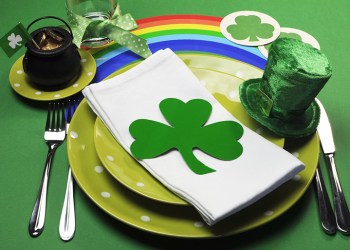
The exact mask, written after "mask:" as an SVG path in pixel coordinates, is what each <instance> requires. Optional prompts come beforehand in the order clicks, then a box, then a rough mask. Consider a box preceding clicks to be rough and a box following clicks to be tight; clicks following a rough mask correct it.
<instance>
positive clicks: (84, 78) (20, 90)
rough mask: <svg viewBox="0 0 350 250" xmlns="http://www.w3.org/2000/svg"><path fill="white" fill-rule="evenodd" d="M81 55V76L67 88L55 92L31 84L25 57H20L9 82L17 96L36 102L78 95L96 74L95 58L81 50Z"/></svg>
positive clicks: (12, 70) (11, 71) (13, 67)
mask: <svg viewBox="0 0 350 250" xmlns="http://www.w3.org/2000/svg"><path fill="white" fill-rule="evenodd" d="M79 54H80V57H81V65H82V69H81V73H80V76H79V77H78V78H77V79H76V80H75V81H72V82H71V83H69V84H68V85H67V86H66V87H65V88H63V89H60V90H55V91H44V90H41V89H38V88H37V87H36V86H35V85H33V84H31V83H30V82H29V80H28V78H27V76H26V74H25V73H24V70H23V66H22V61H23V57H24V56H22V57H20V58H19V59H18V60H17V61H16V62H15V63H14V64H13V66H12V68H11V70H10V75H9V80H10V84H11V87H12V89H13V90H14V91H15V92H16V93H17V94H19V95H21V96H23V97H25V98H28V99H31V100H36V101H51V100H59V99H63V98H66V97H69V96H72V95H74V94H76V93H78V92H79V91H81V90H82V89H83V88H84V87H86V86H87V85H88V84H89V83H90V82H91V81H92V79H93V78H94V76H95V73H96V62H95V59H94V58H93V56H92V55H91V54H90V53H89V52H87V51H84V50H81V49H79Z"/></svg>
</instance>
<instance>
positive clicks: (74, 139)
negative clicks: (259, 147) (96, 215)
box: [67, 55, 319, 238]
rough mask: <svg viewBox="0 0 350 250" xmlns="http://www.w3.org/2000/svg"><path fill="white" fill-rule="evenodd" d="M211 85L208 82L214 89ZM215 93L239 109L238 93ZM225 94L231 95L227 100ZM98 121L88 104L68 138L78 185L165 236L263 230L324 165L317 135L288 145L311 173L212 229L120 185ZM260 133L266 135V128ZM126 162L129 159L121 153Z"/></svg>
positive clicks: (188, 212)
mask: <svg viewBox="0 0 350 250" xmlns="http://www.w3.org/2000/svg"><path fill="white" fill-rule="evenodd" d="M181 57H182V59H184V61H185V62H186V63H187V64H188V65H189V66H190V67H191V68H192V69H193V68H195V67H194V65H193V63H194V61H196V60H198V64H200V63H202V62H203V61H202V59H203V57H200V56H194V55H184V56H181ZM186 59H187V60H189V61H186ZM213 60H217V62H218V63H219V62H220V61H221V60H223V59H222V58H219V57H215V58H214V59H213ZM223 64H225V63H223ZM215 65H216V64H215ZM241 66H243V65H241ZM130 67H131V66H130ZM223 67H224V66H223ZM225 67H226V66H225ZM198 68H200V67H198ZM194 71H195V70H194ZM213 71H216V70H213ZM205 72H206V73H207V71H205ZM221 72H225V71H221ZM120 73H121V72H120ZM211 73H212V72H210V73H208V74H211ZM201 79H202V78H201ZM203 84H204V83H203ZM225 84H226V82H225V83H224V85H225ZM208 85H210V81H208V82H207V83H206V86H207V87H208V89H210V86H208ZM210 91H211V90H210ZM211 92H212V93H215V94H214V95H215V97H216V98H218V100H220V102H221V103H222V104H223V105H224V106H225V107H226V108H228V109H229V110H232V109H235V108H234V104H235V103H236V102H235V101H234V100H235V98H237V96H236V95H235V93H234V92H232V91H229V92H226V91H222V90H221V91H219V92H218V91H211ZM225 93H231V94H230V95H229V96H226V94H225ZM95 122H96V115H95V114H94V113H93V111H92V110H91V109H90V107H89V106H88V104H87V102H86V101H85V100H83V101H82V102H81V104H80V105H79V107H78V109H77V111H76V112H75V115H74V117H73V119H72V122H71V125H70V128H69V134H68V137H67V147H68V159H69V162H70V165H71V168H72V171H73V174H74V177H75V179H76V181H77V183H78V185H79V186H80V187H81V188H82V190H83V191H84V192H85V193H86V194H87V195H88V197H89V198H90V199H91V200H93V201H94V202H95V203H96V205H98V206H99V207H100V208H101V209H102V210H104V211H105V212H106V213H108V214H109V215H111V216H112V217H114V218H116V219H118V220H120V221H122V222H124V223H126V224H128V225H131V226H133V227H136V228H139V229H141V230H145V231H148V232H152V233H156V234H161V235H167V236H174V237H185V238H210V237H220V236H228V235H233V234H237V233H241V232H244V231H247V230H250V229H253V228H256V227H258V226H261V225H263V224H265V223H267V222H269V221H271V220H273V219H276V218H277V217H278V216H280V215H281V214H283V213H284V212H285V211H286V210H288V209H289V208H290V207H291V206H292V205H293V204H295V203H296V202H297V201H298V200H299V199H300V197H301V196H302V195H303V194H304V193H305V191H306V190H307V188H308V187H309V185H310V183H311V181H312V179H313V176H314V173H315V169H316V167H317V162H318V155H319V140H318V137H317V135H316V134H315V135H313V136H311V137H308V138H304V139H302V140H301V139H299V140H295V139H294V140H291V139H288V140H286V141H285V145H284V148H285V149H286V150H288V151H289V152H291V153H293V154H294V155H295V156H296V157H298V158H299V159H300V160H301V161H302V162H304V163H305V165H306V168H305V170H303V171H302V172H300V173H299V175H297V176H295V178H293V179H291V180H290V181H288V182H286V183H285V184H283V185H282V186H281V187H280V188H278V189H276V190H275V191H273V192H271V193H270V194H268V195H267V196H265V197H264V198H262V199H260V200H259V201H258V202H256V203H254V204H253V205H251V206H249V207H247V208H245V209H244V210H242V211H240V212H238V213H237V214H234V215H232V216H231V217H229V218H227V219H225V220H224V221H222V222H220V223H218V224H216V225H214V226H211V227H210V226H207V225H206V224H205V223H204V222H203V220H202V218H201V217H200V215H199V214H198V213H197V211H196V210H195V209H194V208H193V207H192V206H178V205H174V204H170V203H166V202H158V201H155V200H154V199H149V198H148V197H145V196H144V195H139V193H137V192H134V191H133V190H131V189H130V188H126V187H125V185H123V184H121V183H120V182H118V181H116V180H115V178H114V177H113V176H112V175H111V174H110V173H109V171H107V170H106V169H105V168H104V167H103V163H102V162H101V161H100V159H99V157H98V155H97V152H96V150H95V145H94V131H95ZM257 132H261V131H260V129H258V131H257ZM120 157H127V155H125V154H121V155H120Z"/></svg>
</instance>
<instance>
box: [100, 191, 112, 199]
mask: <svg viewBox="0 0 350 250" xmlns="http://www.w3.org/2000/svg"><path fill="white" fill-rule="evenodd" d="M101 196H102V197H103V198H110V197H111V194H110V193H109V192H102V193H101Z"/></svg>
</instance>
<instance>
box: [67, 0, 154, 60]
mask: <svg viewBox="0 0 350 250" xmlns="http://www.w3.org/2000/svg"><path fill="white" fill-rule="evenodd" d="M69 2H70V0H67V1H66V10H67V17H68V22H69V24H70V25H71V29H72V31H73V36H74V40H73V42H74V43H75V44H76V45H77V46H78V47H80V45H81V44H82V41H84V40H89V39H93V38H99V37H107V38H109V39H111V40H113V41H115V42H116V43H118V44H120V45H122V46H124V47H126V48H128V49H129V50H131V51H133V52H134V53H136V54H138V55H140V56H142V57H143V58H147V57H149V56H150V55H151V54H152V52H151V51H150V49H149V47H148V45H147V40H145V39H143V38H141V37H139V36H136V35H134V34H132V33H131V32H130V30H133V29H135V28H137V27H138V26H137V24H136V22H135V20H134V18H133V17H132V16H131V15H130V14H129V13H128V14H125V15H122V14H121V11H120V6H119V3H118V4H117V6H116V7H115V9H114V13H113V15H112V17H111V18H110V19H107V20H94V19H89V18H86V17H83V16H81V15H78V14H76V13H74V12H72V11H71V10H70V9H69V8H68V6H70V5H69ZM96 2H97V3H98V2H99V1H96ZM96 2H93V1H90V2H89V1H87V2H85V4H86V3H87V4H89V3H90V4H91V5H93V4H96Z"/></svg>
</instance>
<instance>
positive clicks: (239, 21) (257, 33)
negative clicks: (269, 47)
mask: <svg viewBox="0 0 350 250" xmlns="http://www.w3.org/2000/svg"><path fill="white" fill-rule="evenodd" d="M235 22H236V24H232V25H229V26H228V27H227V32H229V33H230V34H231V36H232V38H234V39H236V40H245V39H247V38H249V41H250V42H253V41H259V40H260V39H268V38H271V37H272V36H273V31H274V30H275V28H274V27H273V25H271V24H268V23H261V19H260V17H258V16H254V15H251V16H237V17H236V18H235Z"/></svg>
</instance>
